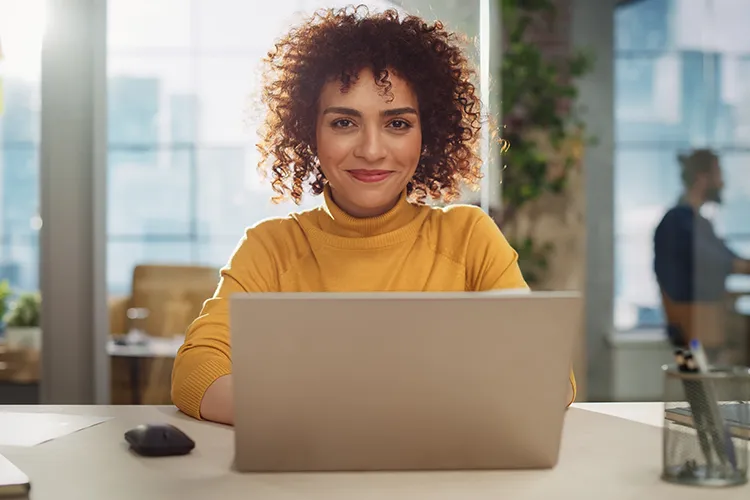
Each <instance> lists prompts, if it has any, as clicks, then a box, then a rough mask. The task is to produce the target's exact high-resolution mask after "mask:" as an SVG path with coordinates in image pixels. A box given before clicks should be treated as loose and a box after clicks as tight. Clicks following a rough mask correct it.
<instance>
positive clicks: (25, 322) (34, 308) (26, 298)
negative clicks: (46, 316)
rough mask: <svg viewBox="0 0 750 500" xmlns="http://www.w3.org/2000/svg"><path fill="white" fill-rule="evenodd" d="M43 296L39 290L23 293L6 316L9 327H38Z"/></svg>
mask: <svg viewBox="0 0 750 500" xmlns="http://www.w3.org/2000/svg"><path fill="white" fill-rule="evenodd" d="M41 308H42V297H41V295H40V294H39V293H38V292H30V293H23V294H21V295H19V297H18V299H17V300H16V301H15V302H14V303H13V306H12V307H11V308H10V310H9V311H8V313H7V314H6V316H5V324H6V325H7V326H8V327H16V328H23V327H37V326H39V325H40V321H39V320H40V316H41Z"/></svg>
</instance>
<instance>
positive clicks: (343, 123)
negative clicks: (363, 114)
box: [333, 118, 353, 128]
mask: <svg viewBox="0 0 750 500" xmlns="http://www.w3.org/2000/svg"><path fill="white" fill-rule="evenodd" d="M351 125H353V123H352V121H351V120H348V119H346V118H341V119H340V120H336V121H334V122H333V126H334V127H336V128H348V127H350V126H351Z"/></svg>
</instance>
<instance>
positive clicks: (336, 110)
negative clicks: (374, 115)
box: [323, 106, 362, 117]
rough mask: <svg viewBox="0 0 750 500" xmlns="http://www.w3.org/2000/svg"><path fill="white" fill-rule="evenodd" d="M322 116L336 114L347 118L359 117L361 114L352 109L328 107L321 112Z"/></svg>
mask: <svg viewBox="0 0 750 500" xmlns="http://www.w3.org/2000/svg"><path fill="white" fill-rule="evenodd" d="M323 114H324V115H327V114H337V115H347V116H357V117H361V116H362V113H361V112H360V111H357V110H356V109H352V108H342V107H340V106H330V107H328V108H326V109H325V110H323Z"/></svg>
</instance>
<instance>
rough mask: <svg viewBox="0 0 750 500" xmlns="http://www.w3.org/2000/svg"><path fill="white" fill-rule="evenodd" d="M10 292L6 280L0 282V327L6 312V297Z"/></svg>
mask: <svg viewBox="0 0 750 500" xmlns="http://www.w3.org/2000/svg"><path fill="white" fill-rule="evenodd" d="M11 293H12V291H11V289H10V283H9V282H8V280H3V281H0V326H1V325H2V322H3V318H4V317H5V313H6V312H7V311H8V297H10V295H11Z"/></svg>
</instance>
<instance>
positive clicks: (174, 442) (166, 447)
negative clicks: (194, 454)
mask: <svg viewBox="0 0 750 500" xmlns="http://www.w3.org/2000/svg"><path fill="white" fill-rule="evenodd" d="M125 441H127V442H128V444H130V449H132V450H133V451H134V452H136V453H137V454H138V455H141V456H143V457H171V456H176V455H187V454H188V453H190V452H191V451H192V450H193V448H195V442H194V441H193V440H192V439H190V438H189V437H188V435H187V434H185V433H184V432H182V431H181V430H180V429H178V428H177V427H175V426H174V425H171V424H143V425H139V426H138V427H136V428H134V429H130V430H129V431H127V432H126V433H125Z"/></svg>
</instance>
